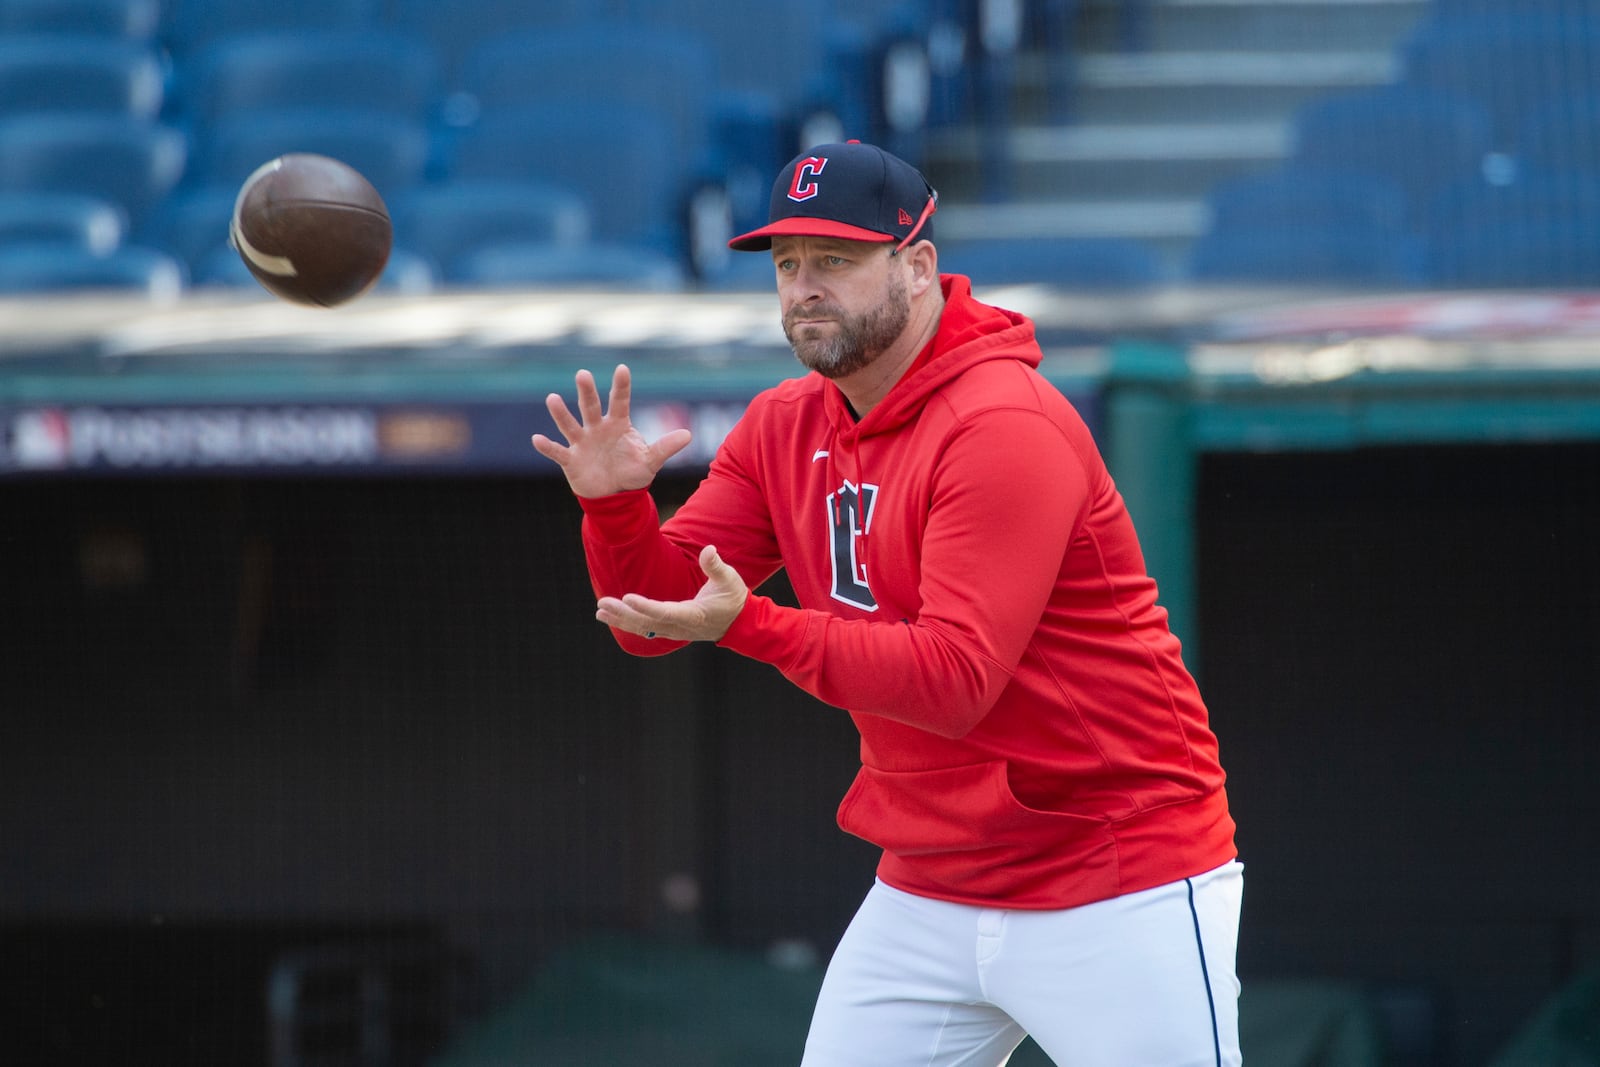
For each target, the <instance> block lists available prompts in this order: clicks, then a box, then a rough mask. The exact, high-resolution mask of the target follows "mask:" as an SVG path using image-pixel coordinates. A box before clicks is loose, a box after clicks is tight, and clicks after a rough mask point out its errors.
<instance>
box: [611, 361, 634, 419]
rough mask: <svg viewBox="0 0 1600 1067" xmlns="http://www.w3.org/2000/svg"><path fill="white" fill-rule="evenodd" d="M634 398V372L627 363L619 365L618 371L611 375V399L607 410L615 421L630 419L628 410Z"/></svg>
mask: <svg viewBox="0 0 1600 1067" xmlns="http://www.w3.org/2000/svg"><path fill="white" fill-rule="evenodd" d="M632 397H633V372H632V371H630V370H629V369H628V365H627V364H626V363H618V364H617V369H616V370H615V371H613V372H612V373H611V397H610V400H609V401H608V402H607V407H606V410H607V411H609V412H610V413H611V417H612V418H614V419H626V418H628V417H629V416H628V410H629V408H630V407H631V406H632Z"/></svg>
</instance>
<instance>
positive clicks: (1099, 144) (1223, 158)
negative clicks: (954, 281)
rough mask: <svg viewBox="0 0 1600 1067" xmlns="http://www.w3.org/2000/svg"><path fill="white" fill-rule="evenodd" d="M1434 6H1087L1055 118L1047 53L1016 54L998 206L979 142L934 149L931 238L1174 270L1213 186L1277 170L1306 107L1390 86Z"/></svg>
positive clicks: (952, 141)
mask: <svg viewBox="0 0 1600 1067" xmlns="http://www.w3.org/2000/svg"><path fill="white" fill-rule="evenodd" d="M1140 6H1142V7H1143V9H1144V11H1145V14H1144V17H1143V18H1142V19H1139V20H1137V22H1136V23H1135V22H1133V21H1131V20H1130V19H1129V18H1128V12H1129V11H1132V10H1136V9H1137V8H1138V7H1140ZM1429 6H1430V5H1429V3H1428V0H1122V2H1121V3H1118V2H1117V0H1086V3H1085V10H1084V12H1083V14H1082V16H1081V19H1080V22H1079V27H1078V30H1079V33H1078V40H1079V44H1078V46H1077V48H1076V49H1075V52H1076V57H1077V58H1076V60H1075V77H1074V79H1073V83H1074V89H1073V92H1072V99H1071V100H1070V101H1069V102H1068V108H1069V110H1068V112H1067V114H1066V116H1065V118H1064V119H1057V120H1052V119H1051V117H1050V115H1051V111H1052V108H1051V106H1050V103H1051V102H1050V101H1048V100H1047V99H1046V94H1045V92H1044V85H1045V78H1044V66H1045V65H1044V57H1042V56H1040V55H1038V54H1024V55H1023V56H1022V57H1020V60H1019V63H1018V79H1017V83H1018V84H1017V91H1016V98H1015V101H1014V103H1013V114H1014V115H1015V122H1014V124H1013V127H1012V131H1011V133H1010V136H1009V137H1008V139H1007V145H1008V151H1009V153H1010V159H1011V162H1010V167H1009V171H1010V174H1009V182H1008V183H1007V184H1008V188H1009V191H1008V192H1007V193H1006V194H1005V195H1003V196H998V197H997V196H996V195H994V193H993V191H992V190H986V182H985V174H984V171H983V165H982V162H981V159H982V156H981V153H980V151H979V143H980V141H979V136H978V131H976V130H974V129H971V128H967V129H954V130H948V131H941V132H940V133H938V134H936V135H935V136H934V137H933V138H932V139H931V140H930V144H929V158H928V160H927V164H928V170H929V173H930V174H937V175H938V176H939V178H938V181H939V183H940V185H941V193H942V195H943V196H944V199H945V205H944V206H943V207H942V209H941V211H940V213H939V232H940V235H941V236H944V237H947V238H961V237H976V236H1005V237H1016V236H1072V237H1077V236H1096V237H1108V236H1109V237H1129V238H1137V239H1140V240H1143V241H1147V242H1149V243H1150V244H1151V245H1152V246H1154V247H1155V248H1156V249H1157V250H1158V251H1159V252H1161V253H1162V256H1163V260H1164V261H1165V262H1166V263H1167V264H1168V265H1169V266H1170V267H1171V269H1172V270H1173V271H1174V272H1177V271H1178V270H1180V269H1181V265H1182V263H1183V260H1184V257H1185V255H1186V251H1187V248H1188V246H1189V244H1190V243H1191V242H1192V241H1193V240H1194V238H1195V237H1197V236H1199V235H1200V234H1202V233H1204V232H1205V230H1206V227H1207V225H1208V222H1209V219H1208V217H1207V212H1206V210H1205V195H1206V192H1207V191H1208V190H1209V189H1210V188H1211V187H1212V185H1214V184H1215V183H1216V182H1218V181H1220V180H1222V179H1224V178H1228V177H1231V176H1234V175H1238V174H1242V173H1246V172H1249V171H1254V170H1262V169H1266V168H1268V167H1271V166H1273V165H1274V164H1276V163H1278V162H1279V161H1281V160H1282V159H1283V158H1284V156H1285V155H1286V154H1287V152H1288V151H1289V150H1290V147H1291V146H1290V121H1291V118H1292V115H1293V112H1294V110H1295V108H1297V107H1298V106H1299V105H1300V104H1302V103H1303V102H1305V101H1307V100H1310V99H1312V98H1315V97H1318V96H1321V95H1324V94H1328V93H1335V92H1344V91H1351V90H1357V89H1362V88H1366V87H1370V86H1374V85H1380V84H1383V83H1386V82H1389V81H1392V80H1394V79H1395V78H1396V77H1397V76H1398V74H1399V69H1398V54H1397V51H1396V46H1397V45H1398V44H1399V43H1400V41H1401V40H1402V39H1403V38H1404V36H1405V35H1406V33H1407V32H1408V31H1409V30H1410V29H1411V27H1412V26H1413V25H1414V24H1415V23H1416V22H1417V21H1418V20H1419V19H1420V18H1421V17H1422V16H1423V15H1424V14H1425V13H1426V12H1427V10H1428V8H1429ZM989 177H990V179H991V180H992V173H991V175H990V176H989Z"/></svg>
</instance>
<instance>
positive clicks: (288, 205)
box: [229, 152, 394, 307]
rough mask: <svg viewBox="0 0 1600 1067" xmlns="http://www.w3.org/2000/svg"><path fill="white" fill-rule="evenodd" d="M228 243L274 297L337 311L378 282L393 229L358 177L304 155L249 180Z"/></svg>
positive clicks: (343, 165) (338, 164)
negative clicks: (229, 242) (336, 306)
mask: <svg viewBox="0 0 1600 1067" xmlns="http://www.w3.org/2000/svg"><path fill="white" fill-rule="evenodd" d="M229 236H230V239H231V240H232V242H233V246H234V248H236V249H238V251H239V255H240V257H242V258H243V259H244V263H245V266H247V267H249V268H250V273H251V274H253V275H255V277H256V280H257V281H259V282H260V283H261V284H262V285H263V286H265V287H266V288H267V290H268V291H269V292H271V293H273V294H274V295H276V296H279V297H281V298H283V299H284V300H289V301H293V302H294V303H297V304H314V305H317V306H320V307H333V306H334V305H336V304H343V303H345V302H346V301H349V300H354V299H355V298H356V297H358V296H360V295H361V294H362V293H364V292H366V291H367V290H368V289H370V288H372V286H373V285H374V284H375V283H376V282H377V280H378V276H379V275H381V274H382V273H383V268H384V265H385V264H387V263H388V262H389V250H390V248H391V247H392V245H393V243H394V227H393V225H392V224H391V223H390V221H389V210H388V208H387V207H385V206H384V203H383V197H381V196H379V195H378V191H377V190H376V189H374V188H373V187H372V183H371V182H369V181H367V179H366V178H365V177H364V176H363V175H362V174H361V173H360V172H359V171H357V170H356V169H355V168H353V167H351V166H350V165H349V164H347V163H343V162H341V161H339V160H337V159H330V158H329V157H327V156H319V155H313V154H311V153H307V152H302V153H291V154H288V155H283V156H279V157H278V158H277V159H274V160H272V161H271V162H268V163H265V164H263V165H262V166H260V167H259V168H257V169H256V172H255V173H254V174H252V175H250V177H249V178H248V179H247V180H246V181H245V183H244V186H243V187H242V188H241V189H240V190H239V197H238V199H237V200H236V201H234V206H233V222H232V224H231V225H230V227H229Z"/></svg>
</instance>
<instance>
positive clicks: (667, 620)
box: [594, 545, 750, 641]
mask: <svg viewBox="0 0 1600 1067" xmlns="http://www.w3.org/2000/svg"><path fill="white" fill-rule="evenodd" d="M700 569H701V570H702V571H704V572H705V575H706V584H704V585H702V586H701V587H700V591H699V592H698V593H696V594H695V597H694V599H693V600H651V599H650V598H649V597H646V596H640V595H639V594H638V593H629V594H627V595H626V596H624V597H622V598H621V599H618V598H617V597H609V596H603V597H601V598H600V600H599V601H598V602H597V603H596V605H595V613H594V617H595V618H597V619H599V620H600V621H601V622H603V623H605V624H606V625H607V626H613V627H615V628H617V629H619V630H626V631H627V632H629V633H635V634H638V635H639V636H641V637H661V638H666V639H667V640H669V641H719V640H721V639H722V635H723V634H725V633H727V632H728V627H730V626H732V625H733V620H734V619H735V618H736V617H738V614H739V612H740V611H742V610H743V609H744V602H745V600H746V599H748V598H749V596H750V590H749V588H748V587H747V586H746V585H745V584H744V579H743V578H741V577H739V572H738V571H736V570H734V569H733V568H732V567H730V566H728V564H726V563H724V562H723V561H722V557H721V556H719V555H717V550H716V548H715V546H712V545H707V546H706V547H705V548H703V549H701V550H700Z"/></svg>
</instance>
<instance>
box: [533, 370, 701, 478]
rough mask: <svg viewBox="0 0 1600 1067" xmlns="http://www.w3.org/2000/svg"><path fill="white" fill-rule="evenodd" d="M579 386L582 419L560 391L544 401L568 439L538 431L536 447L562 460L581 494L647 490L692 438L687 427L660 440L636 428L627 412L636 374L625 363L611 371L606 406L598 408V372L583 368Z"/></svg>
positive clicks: (541, 451) (557, 459)
mask: <svg viewBox="0 0 1600 1067" xmlns="http://www.w3.org/2000/svg"><path fill="white" fill-rule="evenodd" d="M577 389H578V415H579V416H581V421H580V419H579V418H577V417H574V416H573V414H572V412H571V411H570V410H568V408H567V403H566V401H565V400H562V399H561V394H559V393H551V394H550V395H549V396H547V397H545V401H544V404H545V407H546V408H548V409H549V411H550V417H551V418H553V419H554V420H555V423H556V429H557V430H560V431H561V434H562V436H563V437H565V438H566V439H567V443H566V444H565V445H563V444H560V443H558V442H556V441H553V440H551V439H550V438H548V437H546V436H545V435H544V434H542V433H536V434H534V435H533V447H534V448H535V449H536V450H537V451H538V452H539V454H540V455H541V456H544V457H546V458H547V459H550V460H552V461H553V462H555V463H557V464H559V465H560V467H561V470H562V473H564V474H565V475H566V476H567V484H568V485H569V486H571V487H572V491H573V492H574V493H576V494H577V495H578V496H582V497H599V496H610V495H611V494H612V493H620V492H624V491H626V490H629V489H643V488H645V487H647V486H648V485H649V484H650V483H651V482H653V481H655V477H656V475H657V474H658V473H659V472H660V470H661V468H662V467H663V466H665V465H666V462H667V460H669V459H671V458H672V457H673V456H675V455H677V454H678V453H679V452H681V451H682V450H683V449H684V447H685V446H686V445H688V443H689V438H690V434H689V431H688V430H672V431H671V432H669V433H666V434H663V435H662V437H661V439H660V440H659V441H654V442H650V441H646V440H645V439H644V436H643V435H642V434H640V433H639V431H638V430H637V429H635V428H634V425H633V420H632V419H631V418H630V417H629V414H628V407H629V403H630V400H631V398H632V394H633V376H632V374H631V373H630V372H629V371H628V368H627V366H626V365H625V364H618V365H617V369H616V371H615V372H614V373H613V374H612V375H611V396H610V400H609V402H608V403H607V405H606V410H605V411H601V409H600V390H599V388H598V387H596V385H595V382H594V375H592V374H590V373H589V372H588V371H586V370H580V371H579V372H578V374H577Z"/></svg>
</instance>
